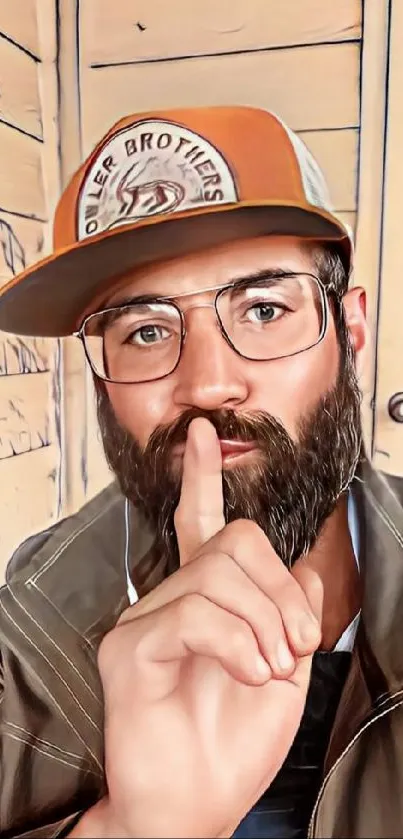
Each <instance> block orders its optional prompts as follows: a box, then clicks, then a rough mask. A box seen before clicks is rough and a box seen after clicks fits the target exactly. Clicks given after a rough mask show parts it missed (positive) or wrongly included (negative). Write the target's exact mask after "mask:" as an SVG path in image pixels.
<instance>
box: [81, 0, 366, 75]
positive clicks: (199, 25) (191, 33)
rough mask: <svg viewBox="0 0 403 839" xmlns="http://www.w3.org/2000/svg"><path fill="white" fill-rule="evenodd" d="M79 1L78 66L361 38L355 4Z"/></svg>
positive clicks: (351, 0) (312, 0)
mask: <svg viewBox="0 0 403 839" xmlns="http://www.w3.org/2000/svg"><path fill="white" fill-rule="evenodd" d="M280 6H281V8H280V7H279V2H278V0H218V1H217V0H203V2H200V3H189V0H170V2H169V4H166V6H165V10H164V11H162V10H161V0H137V2H136V3H135V4H133V3H128V2H127V0H114V2H113V3H111V2H110V0H85V3H82V4H81V39H82V45H83V47H82V49H83V57H84V62H85V63H88V64H91V63H97V64H99V63H100V64H108V63H115V62H125V61H139V60H147V59H156V58H163V57H164V58H167V57H175V56H180V55H200V54H203V53H207V54H209V55H211V54H215V53H222V52H226V51H227V52H238V51H239V50H253V49H260V48H262V47H263V48H264V47H276V46H284V45H291V44H301V43H302V44H310V43H318V42H321V41H326V42H328V41H344V40H351V39H353V38H359V37H360V30H361V2H360V0H337V2H335V0H320V2H319V3H318V0H281V4H280Z"/></svg>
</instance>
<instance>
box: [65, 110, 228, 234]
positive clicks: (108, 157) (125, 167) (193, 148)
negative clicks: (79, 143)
mask: <svg viewBox="0 0 403 839" xmlns="http://www.w3.org/2000/svg"><path fill="white" fill-rule="evenodd" d="M237 200H238V196H237V189H236V184H235V179H234V176H233V174H232V172H231V169H230V167H229V165H228V163H227V162H226V160H225V159H224V157H223V156H222V154H221V153H220V152H219V151H218V150H217V149H216V148H215V147H214V146H213V145H212V144H211V143H209V142H208V141H207V140H205V139H204V138H203V137H201V136H200V135H199V134H196V133H195V132H193V131H190V130H189V129H187V128H183V127H182V126H181V125H176V124H175V123H172V122H165V121H164V120H144V121H142V122H137V123H135V124H134V125H130V126H128V127H127V128H125V129H123V130H122V131H119V133H117V134H115V135H114V136H113V137H111V138H110V139H109V140H108V142H107V143H106V144H105V145H104V146H103V148H102V149H101V150H100V152H99V154H98V155H97V157H96V158H95V160H93V162H92V165H91V168H90V169H89V171H88V172H87V175H86V178H85V181H84V183H83V186H82V188H81V194H80V197H79V202H78V238H79V239H80V240H82V239H87V238H88V237H89V236H95V235H96V234H97V233H102V232H103V231H105V230H112V229H113V228H116V227H121V226H122V225H125V224H133V223H134V222H136V221H142V220H144V219H146V218H148V217H150V216H154V215H158V214H163V213H164V214H165V213H175V212H183V211H185V210H192V209H196V208H198V207H207V206H211V205H213V204H214V205H216V204H229V203H233V202H235V201H237Z"/></svg>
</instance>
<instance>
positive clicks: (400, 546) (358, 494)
mask: <svg viewBox="0 0 403 839" xmlns="http://www.w3.org/2000/svg"><path fill="white" fill-rule="evenodd" d="M402 484H403V481H402ZM353 492H354V497H355V501H356V508H357V515H358V524H359V531H360V568H361V572H362V575H363V599H362V610H361V621H360V626H359V630H358V633H357V639H356V645H355V648H354V652H353V656H352V663H351V668H350V672H349V675H348V677H347V680H346V684H345V687H344V690H343V694H342V698H341V701H340V704H339V708H338V712H337V715H336V719H335V723H334V727H333V732H332V736H331V740H330V744H329V750H328V756H327V761H326V764H327V765H326V769H329V768H330V766H331V765H332V764H333V763H334V762H335V760H336V759H337V758H338V756H339V755H340V754H341V752H342V751H343V750H344V748H345V747H346V746H347V744H348V742H349V741H350V740H351V739H352V737H353V736H354V734H355V733H356V732H357V730H358V729H359V727H360V725H361V724H362V723H363V722H364V720H366V719H368V718H369V716H370V715H371V714H373V713H375V712H376V710H377V708H378V707H379V706H381V705H382V706H383V704H384V703H385V702H387V701H388V699H389V697H390V696H392V695H394V694H395V693H397V692H398V691H400V690H401V689H402V687H403V656H402V654H401V635H402V598H403V506H402V498H400V497H399V494H398V492H397V491H396V489H395V487H394V485H393V483H392V482H391V480H390V479H389V478H388V477H387V476H386V475H384V474H383V473H381V472H376V471H375V470H374V469H372V467H371V466H370V464H369V462H368V461H367V460H364V461H363V462H362V464H361V465H360V468H359V470H358V472H357V477H356V481H355V483H354V487H353Z"/></svg>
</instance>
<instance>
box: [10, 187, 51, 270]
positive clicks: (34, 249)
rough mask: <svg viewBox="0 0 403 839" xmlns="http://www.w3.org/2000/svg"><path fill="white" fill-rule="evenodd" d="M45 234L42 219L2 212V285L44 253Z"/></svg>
mask: <svg viewBox="0 0 403 839" xmlns="http://www.w3.org/2000/svg"><path fill="white" fill-rule="evenodd" d="M0 193H1V187H0ZM45 234H46V225H45V224H43V223H42V222H40V221H36V220H35V219H26V218H19V217H18V216H13V215H11V214H10V213H2V212H0V286H1V285H2V284H3V283H4V282H6V281H7V280H10V279H11V278H12V277H13V276H15V275H16V274H18V273H19V272H20V271H21V270H23V269H24V267H25V266H26V265H31V264H32V263H34V262H36V261H37V260H38V259H40V258H41V256H42V255H44V253H45V249H44V237H45Z"/></svg>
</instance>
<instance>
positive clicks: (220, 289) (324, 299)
mask: <svg viewBox="0 0 403 839" xmlns="http://www.w3.org/2000/svg"><path fill="white" fill-rule="evenodd" d="M292 277H310V279H312V280H314V281H315V283H316V285H317V287H318V289H319V293H320V298H321V303H322V309H323V323H322V328H321V331H320V334H319V338H318V339H317V341H314V343H312V344H310V345H309V346H308V347H303V349H301V350H296V351H295V352H293V353H286V354H284V355H278V356H277V355H276V356H274V357H273V356H271V357H270V358H251V357H250V356H247V355H244V354H243V353H241V352H240V351H239V350H238V349H237V348H236V347H235V345H234V344H233V342H232V340H231V338H230V337H229V335H228V333H227V331H226V329H225V326H224V324H223V322H222V320H221V317H220V313H219V311H218V301H219V299H220V297H222V296H223V294H225V292H227V291H229V290H230V289H232V288H236V286H237V285H238V282H239V281H237V280H234V281H233V282H231V283H227V284H226V285H224V286H211V287H210V288H204V289H199V290H198V291H184V292H181V293H179V294H176V295H175V299H174V298H173V297H159V296H158V297H155V299H150V300H148V302H149V303H151V304H152V303H169V304H170V305H171V306H172V307H173V308H174V309H175V310H176V311H177V312H178V315H179V318H180V323H181V336H180V344H179V349H178V358H177V360H176V362H175V365H174V366H173V367H172V369H171V370H170V371H169V372H168V373H164V375H163V376H156V377H153V378H152V379H140V380H137V379H134V380H133V381H132V380H130V381H124V382H122V381H120V380H119V379H111V378H110V377H109V376H104V375H101V374H100V373H99V372H98V370H96V369H95V365H94V363H93V361H92V359H91V355H90V353H89V350H88V347H87V343H86V338H87V336H86V334H85V329H86V326H87V324H88V323H89V322H90V321H91V319H92V318H95V317H97V316H99V315H105V314H109V313H111V312H116V311H119V310H122V309H127V308H129V307H130V305H131V304H130V303H121V304H119V305H118V306H109V307H107V308H106V309H100V310H99V311H98V312H91V314H89V315H87V316H86V317H85V318H84V320H83V322H82V324H81V326H80V328H79V329H78V330H77V331H76V332H73V336H74V337H75V338H78V339H79V340H80V341H81V343H82V345H83V347H84V352H85V356H86V359H87V361H88V364H89V365H90V368H91V370H92V371H93V373H94V374H95V376H97V378H98V379H101V381H104V382H109V383H110V384H118V385H134V384H149V383H150V382H159V381H161V380H162V379H166V378H167V377H168V376H170V375H171V374H172V373H174V372H175V370H176V369H177V367H178V365H179V363H180V360H181V357H182V351H183V346H184V343H185V340H186V333H187V330H186V323H185V313H184V312H183V311H182V309H181V308H180V306H179V305H178V304H177V303H176V302H175V301H176V300H177V299H178V298H182V297H193V296H195V295H197V294H205V293H206V292H209V291H215V292H216V295H215V298H214V302H213V303H208V304H203V305H206V306H209V307H212V308H214V309H215V313H216V318H217V322H218V325H219V327H220V331H221V334H222V336H223V338H224V340H225V341H226V342H227V344H228V346H230V347H231V349H232V350H233V352H235V353H236V355H238V356H239V357H240V358H244V359H246V360H247V361H254V362H256V363H259V362H267V361H280V359H282V358H292V357H293V356H295V355H300V354H301V353H303V352H307V351H308V350H311V349H313V347H317V346H318V345H319V344H320V343H321V342H322V341H323V339H324V337H325V335H326V332H327V328H328V325H329V318H330V307H329V296H330V295H331V294H332V295H333V296H334V297H335V298H336V300H337V302H339V303H340V301H341V298H342V294H340V292H338V291H337V289H336V287H335V286H334V284H333V283H326V285H325V283H323V282H322V280H321V279H320V278H319V277H317V276H316V275H315V274H310V273H309V272H308V271H294V272H293V271H289V272H286V273H283V272H282V273H281V274H279V275H278V279H281V280H284V279H289V278H292ZM268 279H273V280H275V279H276V276H275V275H273V277H268ZM133 305H136V304H135V303H133Z"/></svg>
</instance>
